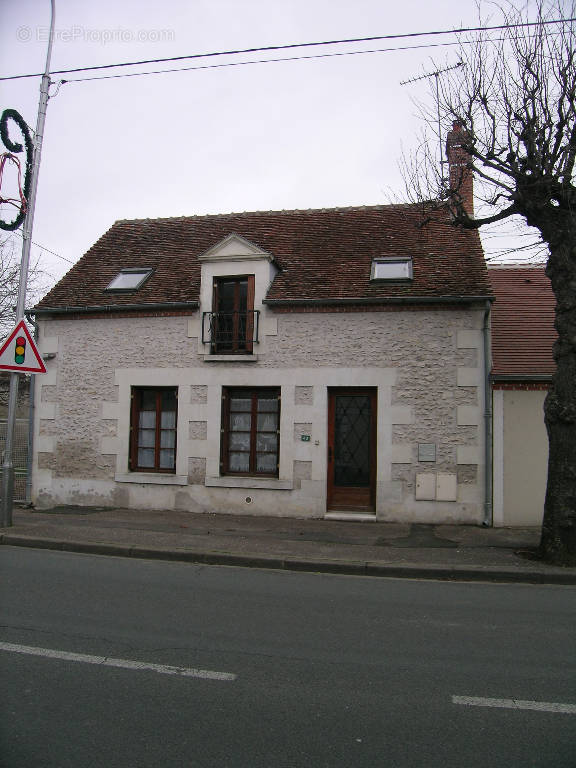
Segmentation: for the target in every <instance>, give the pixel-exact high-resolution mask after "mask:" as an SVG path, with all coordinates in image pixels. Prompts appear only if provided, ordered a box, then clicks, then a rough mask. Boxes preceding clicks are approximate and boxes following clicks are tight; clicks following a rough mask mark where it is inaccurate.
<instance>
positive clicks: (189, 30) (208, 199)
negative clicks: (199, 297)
mask: <svg viewBox="0 0 576 768" xmlns="http://www.w3.org/2000/svg"><path fill="white" fill-rule="evenodd" d="M477 23H478V16H477V9H476V3H475V2H473V0H444V2H442V1H439V2H434V3H430V2H429V1H428V0H406V1H405V2H403V3H399V2H391V0H354V1H353V2H352V0H189V1H188V2H186V0H162V1H161V2H160V1H159V0H121V1H119V0H100V2H97V3H95V2H89V0H56V35H55V43H54V49H53V55H52V65H51V70H52V71H54V70H57V69H69V68H74V67H87V66H94V65H99V64H109V63H117V62H128V61H134V60H141V59H157V58H163V57H173V56H185V55H187V54H193V53H204V52H212V51H227V50H231V49H243V48H252V47H261V46H269V45H284V44H289V43H299V42H314V41H325V40H338V39H344V38H352V37H368V36H374V35H389V34H402V33H411V32H426V31H431V30H443V29H452V28H458V27H467V26H475V25H476V24H477ZM49 24H50V1H49V0H2V2H1V5H0V72H1V74H2V75H3V76H6V75H17V74H26V73H35V72H42V71H43V69H44V63H45V57H46V48H47V40H48V29H49ZM454 39H455V38H454V36H446V37H443V38H438V37H437V38H416V39H412V40H398V41H377V42H372V43H367V44H366V43H365V44H357V43H354V44H349V45H346V46H326V47H324V48H314V49H296V50H294V51H288V52H268V53H266V54H257V55H251V56H247V55H237V56H234V57H222V58H219V59H214V58H212V59H203V60H199V61H184V62H176V63H174V64H172V65H166V64H163V65H158V66H150V65H147V66H144V67H136V68H130V69H124V70H111V71H100V72H98V71H96V72H86V73H78V74H70V75H53V76H52V79H53V80H54V81H57V80H58V79H60V78H62V77H65V78H68V79H69V80H73V79H76V78H82V77H102V76H103V75H106V74H120V73H127V72H137V71H147V70H150V69H160V68H169V67H184V66H199V65H202V64H204V65H207V64H223V63H229V62H231V61H249V60H254V59H256V58H259V59H260V58H270V59H271V58H279V57H281V56H282V57H285V56H303V55H314V54H325V53H335V52H338V53H343V52H346V51H360V50H367V49H374V48H390V47H393V48H400V47H403V46H406V45H426V44H428V45H430V44H432V43H436V44H437V43H442V42H450V41H454ZM433 59H434V61H435V62H436V63H437V64H440V65H450V64H454V63H455V62H456V61H457V60H458V54H457V47H454V48H450V47H441V48H432V47H423V48H418V49H413V50H395V51H390V52H382V53H371V54H365V55H354V56H352V55H350V56H337V57H332V58H322V59H308V60H302V61H286V62H276V63H268V64H253V65H246V66H235V67H223V68H213V69H201V70H196V71H185V72H175V73H171V74H160V75H147V76H142V77H124V78H119V79H103V80H94V81H89V82H69V83H66V84H64V85H63V86H62V87H61V88H60V90H59V92H58V93H57V95H56V96H54V97H53V98H51V99H50V101H49V104H48V111H47V119H46V130H45V135H44V144H43V150H42V164H41V169H40V177H39V188H38V197H37V202H36V214H35V220H34V232H33V240H34V242H35V243H38V244H40V245H41V246H43V247H44V248H45V249H49V250H51V251H54V252H56V253H58V254H59V255H60V256H61V257H63V258H58V257H55V256H52V255H50V254H49V253H48V252H47V251H43V252H42V254H41V256H42V264H43V266H44V268H45V269H47V270H48V271H49V272H50V273H51V274H52V275H53V277H54V278H55V279H58V278H60V277H61V276H62V275H63V274H64V273H65V272H66V271H67V270H68V269H69V268H70V266H71V262H72V263H73V262H75V261H77V260H78V259H79V258H80V256H81V255H82V254H83V253H84V252H85V251H86V250H87V249H88V248H89V247H90V246H91V245H92V244H93V243H94V242H95V241H96V240H97V239H98V238H99V237H100V236H101V235H102V234H103V233H104V232H105V231H106V230H107V229H108V228H109V227H110V226H111V225H112V224H113V222H114V221H116V220H117V219H126V218H156V217H164V216H188V215H197V214H205V213H227V212H231V211H254V210H279V209H293V208H321V207H335V206H349V205H379V204H385V203H388V202H390V201H391V199H392V198H393V197H396V196H400V195H402V192H403V182H402V178H401V175H400V171H399V168H398V163H399V160H400V157H401V154H402V151H403V150H404V151H410V150H411V149H413V148H415V147H416V145H417V141H418V137H417V134H418V131H419V130H420V129H421V124H420V122H419V119H418V117H417V110H416V108H415V106H414V104H413V100H414V99H427V98H428V97H427V92H428V83H427V82H426V81H420V82H418V83H414V84H410V85H401V84H400V82H401V81H403V80H407V79H410V78H414V77H418V76H419V75H421V74H422V73H423V72H427V71H431V70H433V69H434V64H433V63H432V60H433ZM39 85H40V78H39V77H36V78H30V79H20V80H12V81H5V82H1V83H0V89H1V90H0V111H1V110H4V109H6V108H8V107H11V108H13V109H16V110H17V111H19V112H20V114H21V115H22V116H23V117H24V119H25V120H26V122H27V123H28V124H29V125H30V126H31V127H33V128H34V127H35V125H36V114H37V109H38V97H39ZM55 90H56V87H55V86H53V87H52V89H51V92H54V91H55ZM0 151H4V147H0ZM4 218H6V215H5V216H4ZM15 240H16V241H17V242H18V243H19V245H18V247H20V242H21V241H20V239H19V238H18V237H17V236H15ZM39 254H40V250H39V249H38V247H36V246H35V247H34V248H33V257H37V256H38V255H39Z"/></svg>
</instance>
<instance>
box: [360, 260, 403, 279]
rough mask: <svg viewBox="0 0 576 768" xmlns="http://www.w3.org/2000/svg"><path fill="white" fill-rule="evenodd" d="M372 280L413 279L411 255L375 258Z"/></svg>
mask: <svg viewBox="0 0 576 768" xmlns="http://www.w3.org/2000/svg"><path fill="white" fill-rule="evenodd" d="M370 280H412V259H411V257H410V256H403V257H398V258H381V259H374V261H373V262H372V271H371V273H370Z"/></svg>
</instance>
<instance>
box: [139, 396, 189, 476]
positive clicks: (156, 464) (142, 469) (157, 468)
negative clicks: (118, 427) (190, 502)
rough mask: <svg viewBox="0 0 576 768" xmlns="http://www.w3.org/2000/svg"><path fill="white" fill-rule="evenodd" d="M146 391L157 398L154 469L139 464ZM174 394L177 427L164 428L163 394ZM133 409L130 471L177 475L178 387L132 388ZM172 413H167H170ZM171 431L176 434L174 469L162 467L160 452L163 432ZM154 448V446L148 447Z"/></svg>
mask: <svg viewBox="0 0 576 768" xmlns="http://www.w3.org/2000/svg"><path fill="white" fill-rule="evenodd" d="M145 391H149V392H154V393H155V396H156V409H155V413H156V422H155V427H154V428H155V437H154V446H153V447H154V467H141V466H139V464H138V448H139V445H138V434H139V429H140V419H139V416H140V413H141V412H142V410H143V409H142V407H141V405H142V394H143V392H145ZM163 392H173V393H174V397H175V400H176V408H175V410H174V413H175V425H174V428H171V427H170V428H167V427H164V428H163V427H162V424H161V414H162V412H163V411H162V393H163ZM130 400H131V408H130V457H129V469H130V471H131V472H151V473H156V474H163V475H174V474H176V447H177V441H178V387H132V392H131V395H130ZM170 412H171V411H166V413H170ZM163 431H164V432H166V431H170V432H174V466H173V467H161V466H160V450H161V434H162V432H163ZM146 447H152V446H146Z"/></svg>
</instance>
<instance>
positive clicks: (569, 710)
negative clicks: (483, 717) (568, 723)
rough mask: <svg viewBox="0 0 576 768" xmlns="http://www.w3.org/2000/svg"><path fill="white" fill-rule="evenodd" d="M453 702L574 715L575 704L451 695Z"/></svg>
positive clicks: (468, 705)
mask: <svg viewBox="0 0 576 768" xmlns="http://www.w3.org/2000/svg"><path fill="white" fill-rule="evenodd" d="M452 703H453V704H463V705H464V706H467V707H498V708H500V709H532V710H535V711H536V712H556V713H559V714H563V715H576V704H560V703H558V702H555V701H522V700H521V699H485V698H483V697H482V696H452Z"/></svg>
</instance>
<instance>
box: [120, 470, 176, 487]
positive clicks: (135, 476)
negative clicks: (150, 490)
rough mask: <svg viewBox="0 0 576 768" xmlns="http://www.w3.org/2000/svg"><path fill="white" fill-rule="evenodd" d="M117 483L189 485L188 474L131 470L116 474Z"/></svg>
mask: <svg viewBox="0 0 576 768" xmlns="http://www.w3.org/2000/svg"><path fill="white" fill-rule="evenodd" d="M114 480H116V482H117V483H139V484H146V483H148V484H149V485H152V484H153V485H188V478H187V476H186V475H163V474H160V473H159V474H156V473H155V472H130V473H129V474H127V475H122V474H116V475H115V476H114Z"/></svg>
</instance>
